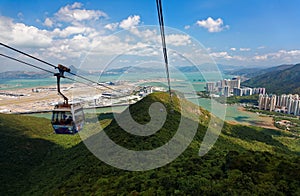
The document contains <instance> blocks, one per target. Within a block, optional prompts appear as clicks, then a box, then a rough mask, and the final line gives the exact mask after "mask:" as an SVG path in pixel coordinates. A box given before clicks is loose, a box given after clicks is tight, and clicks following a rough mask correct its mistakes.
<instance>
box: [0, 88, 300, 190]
mask: <svg viewBox="0 0 300 196" xmlns="http://www.w3.org/2000/svg"><path fill="white" fill-rule="evenodd" d="M157 101H159V102H161V103H162V104H164V105H165V106H166V108H167V111H168V113H167V121H166V123H165V124H164V125H163V127H162V128H161V129H160V130H159V131H158V132H156V133H155V134H154V135H153V136H143V137H142V136H133V135H130V134H128V133H127V132H125V131H122V129H121V128H120V127H119V125H118V123H117V122H116V120H114V119H113V118H112V115H109V114H100V115H99V116H98V119H99V122H100V124H101V125H103V127H105V128H104V130H103V131H100V132H99V133H96V134H95V135H93V136H91V137H89V138H88V139H87V140H93V139H97V137H99V135H100V134H102V133H104V132H105V133H106V134H107V135H108V136H109V137H110V138H111V139H112V140H113V141H114V142H116V143H117V144H119V145H121V146H124V147H126V148H128V149H132V150H143V149H144V150H145V149H146V150H147V149H155V148H157V147H158V146H161V145H163V144H164V143H165V142H166V141H168V140H170V138H172V137H173V135H174V134H176V133H175V132H176V130H177V125H178V123H179V122H180V117H181V115H182V111H181V109H180V107H179V98H176V97H173V102H172V105H171V104H170V102H169V97H168V94H166V93H155V94H151V95H150V96H148V97H146V98H144V99H143V100H141V101H140V102H138V103H136V104H134V105H132V106H131V107H130V108H129V110H130V113H131V115H132V117H133V119H135V120H136V121H137V122H139V123H141V124H145V123H147V122H149V120H150V116H149V114H147V113H148V112H147V111H148V107H149V106H150V105H151V104H152V103H154V102H157ZM183 101H185V100H183ZM171 106H172V107H171ZM186 106H187V113H186V115H184V116H183V118H188V119H189V120H193V119H195V118H196V115H194V113H193V111H194V110H192V109H193V107H198V106H195V105H193V104H192V103H188V102H187V103H186ZM171 108H172V110H170V109H171ZM199 112H200V114H201V116H200V119H199V122H200V123H199V126H198V131H197V133H196V135H195V137H194V139H193V141H192V143H191V144H190V145H189V147H188V148H187V149H186V150H185V151H184V153H183V154H181V155H180V156H179V157H178V158H177V159H176V160H174V161H173V162H171V163H169V164H167V165H165V166H163V167H160V168H157V169H153V170H149V171H140V172H132V171H125V170H120V169H117V168H114V167H112V166H109V165H107V164H106V163H104V162H102V161H100V160H99V159H98V158H96V157H95V156H94V155H93V154H92V153H91V152H90V151H89V150H88V149H87V148H86V146H85V145H84V143H83V142H82V141H81V138H80V136H79V135H56V134H53V130H52V129H51V126H50V123H49V121H48V120H46V119H43V118H36V117H28V116H18V115H5V114H0V134H1V142H0V147H1V149H2V150H1V152H0V155H1V156H0V157H1V158H0V165H1V167H0V175H1V176H0V179H1V186H0V192H1V193H2V194H4V195H79V194H80V195H200V194H201V195H203V194H204V195H242V194H243V195H245V194H246V195H266V194H267V195H276V194H277V195H280V194H287V195H299V194H300V188H299V187H300V186H299V185H300V183H299V182H300V164H299V163H300V157H299V155H300V149H299V146H300V142H299V137H296V136H294V135H292V134H290V133H288V132H284V131H280V130H271V129H262V128H258V127H247V126H241V125H230V124H227V123H225V124H224V127H223V130H222V133H221V135H220V136H219V138H218V140H217V142H216V144H215V145H214V146H213V148H212V149H211V150H210V151H209V153H207V154H206V155H204V156H202V157H201V156H199V155H198V152H199V148H200V145H201V142H202V140H203V137H204V135H205V132H206V129H207V125H208V122H209V119H210V118H213V117H212V116H211V115H210V114H209V113H208V112H207V111H206V110H203V109H202V108H199ZM98 119H95V118H94V117H90V116H88V115H87V120H86V121H87V123H86V126H85V128H84V130H83V131H82V133H83V134H84V133H85V132H93V130H95V129H97V128H98V126H99V124H98V122H97V121H98ZM100 146H101V145H100Z"/></svg>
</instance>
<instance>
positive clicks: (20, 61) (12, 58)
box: [0, 54, 55, 74]
mask: <svg viewBox="0 0 300 196" xmlns="http://www.w3.org/2000/svg"><path fill="white" fill-rule="evenodd" d="M0 55H1V56H3V57H6V58H8V59H11V60H14V61H17V62H19V63H23V64H25V65H28V66H31V67H34V68H36V69H40V70H43V71H45V72H48V73H51V74H55V73H54V72H52V71H49V70H47V69H43V68H41V67H38V66H36V65H33V64H30V63H27V62H25V61H22V60H19V59H16V58H14V57H11V56H7V55H5V54H0Z"/></svg>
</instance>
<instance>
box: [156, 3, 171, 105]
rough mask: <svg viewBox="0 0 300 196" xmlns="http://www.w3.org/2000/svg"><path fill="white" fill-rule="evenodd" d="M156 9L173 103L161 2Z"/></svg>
mask: <svg viewBox="0 0 300 196" xmlns="http://www.w3.org/2000/svg"><path fill="white" fill-rule="evenodd" d="M156 7H157V13H158V20H159V27H160V35H161V41H162V48H163V55H164V60H165V67H166V74H167V81H168V87H169V94H170V100H171V101H172V99H171V96H172V94H171V82H170V73H169V61H168V53H167V45H166V39H165V29H164V19H163V13H162V3H161V0H156Z"/></svg>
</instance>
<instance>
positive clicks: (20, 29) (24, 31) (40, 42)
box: [0, 16, 52, 47]
mask: <svg viewBox="0 0 300 196" xmlns="http://www.w3.org/2000/svg"><path fill="white" fill-rule="evenodd" d="M0 32H1V34H0V41H1V42H3V43H7V44H10V43H12V44H14V45H15V46H23V47H47V46H49V45H50V44H51V42H52V38H51V37H50V36H49V32H48V31H46V30H40V29H38V28H37V27H34V26H28V25H25V24H23V23H14V22H13V20H12V19H10V18H6V17H1V16H0Z"/></svg>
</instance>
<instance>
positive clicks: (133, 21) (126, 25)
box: [120, 15, 141, 29]
mask: <svg viewBox="0 0 300 196" xmlns="http://www.w3.org/2000/svg"><path fill="white" fill-rule="evenodd" d="M140 20H141V17H140V16H138V15H134V16H129V17H128V18H127V19H125V20H122V21H121V23H120V27H121V28H122V29H130V28H132V27H135V26H137V25H138V24H139V23H140Z"/></svg>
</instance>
